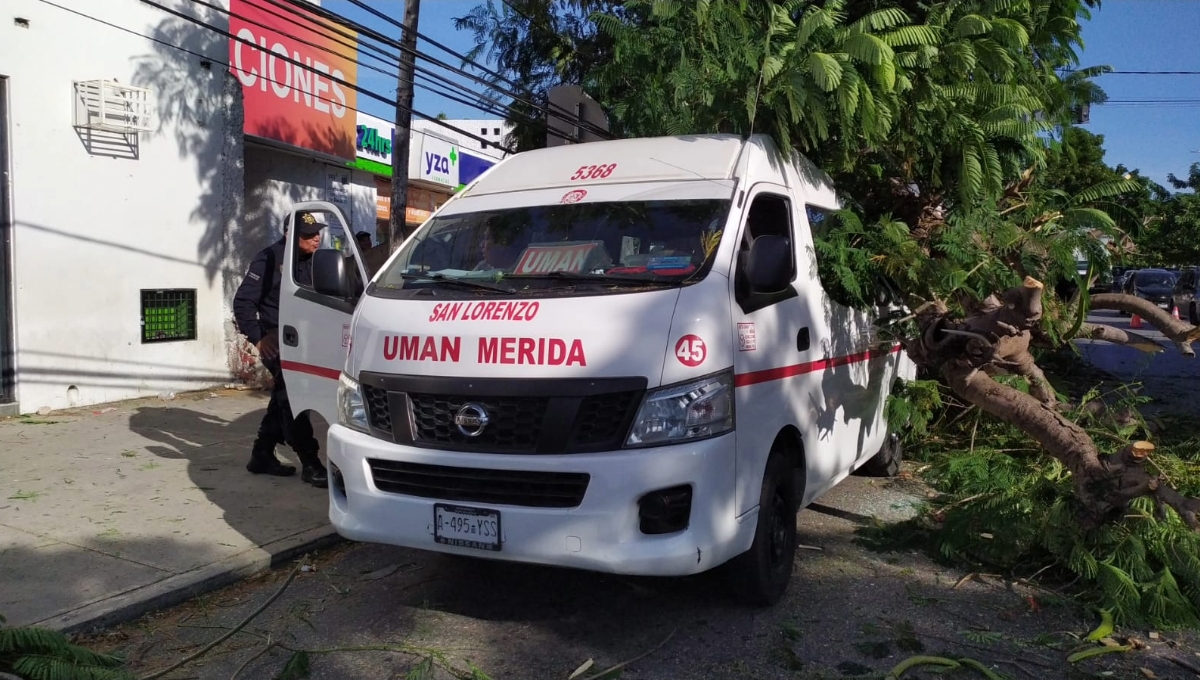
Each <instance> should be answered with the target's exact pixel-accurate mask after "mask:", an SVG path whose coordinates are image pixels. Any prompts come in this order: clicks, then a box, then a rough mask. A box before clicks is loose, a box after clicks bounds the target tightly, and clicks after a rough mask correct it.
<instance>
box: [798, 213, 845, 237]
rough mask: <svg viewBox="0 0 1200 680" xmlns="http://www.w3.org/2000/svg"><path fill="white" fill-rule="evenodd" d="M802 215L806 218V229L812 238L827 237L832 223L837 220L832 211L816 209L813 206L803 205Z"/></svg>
mask: <svg viewBox="0 0 1200 680" xmlns="http://www.w3.org/2000/svg"><path fill="white" fill-rule="evenodd" d="M804 214H805V216H806V217H808V228H809V229H810V230H811V231H812V235H813V238H824V237H825V236H827V235H829V232H830V231H831V230H832V229H833V226H834V221H835V220H836V219H837V218H836V217H834V215H833V211H832V210H829V209H827V208H818V207H817V206H815V205H805V206H804Z"/></svg>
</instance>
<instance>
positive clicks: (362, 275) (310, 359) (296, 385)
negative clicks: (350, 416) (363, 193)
mask: <svg viewBox="0 0 1200 680" xmlns="http://www.w3.org/2000/svg"><path fill="white" fill-rule="evenodd" d="M298 220H305V221H307V220H315V221H317V222H318V223H320V224H321V225H323V226H322V229H321V240H320V245H319V246H317V250H318V251H325V253H326V255H324V256H321V257H322V258H325V259H332V260H336V258H330V257H329V255H328V253H329V252H331V251H332V252H336V253H340V254H341V258H342V259H341V264H342V266H344V267H345V270H344V271H345V274H346V278H347V280H348V282H349V289H348V291H347V292H346V293H345V294H339V295H331V294H322V293H318V292H317V290H316V288H315V287H314V285H313V271H314V269H313V264H314V262H315V261H316V260H317V258H318V253H313V254H309V253H306V252H304V250H305V248H304V247H302V246H301V245H300V243H299V240H298V238H297V233H298V232H297V229H295V227H294V225H296V224H298ZM287 224H288V225H292V226H291V227H290V228H289V229H288V234H287V241H286V244H287V245H286V246H285V249H284V260H285V263H284V271H283V276H282V283H281V284H280V291H279V354H280V360H281V361H280V364H281V366H282V368H283V376H284V382H285V383H286V384H287V392H288V401H289V402H290V403H291V407H292V413H293V414H294V415H296V416H299V415H300V414H302V413H304V412H305V411H316V412H317V413H319V414H321V417H323V418H324V419H325V421H326V422H327V423H329V424H331V425H332V424H334V423H336V422H337V420H338V418H337V386H338V379H339V378H340V376H341V373H342V368H343V367H344V366H345V363H346V356H347V355H348V354H349V352H350V324H351V317H352V316H353V314H354V308H355V306H356V305H357V303H358V300H359V298H360V297H361V295H362V293H363V290H364V287H365V284H366V282H367V281H368V279H367V272H366V268H365V267H364V265H363V259H362V255H361V254H360V253H359V252H358V245H357V243H356V242H355V240H354V237H353V235H352V234H351V232H350V229H349V227H348V225H347V224H346V220H345V218H344V216H343V215H342V212H341V210H340V209H339V208H338V207H337V206H335V205H334V204H332V203H327V202H324V201H312V202H306V203H297V204H296V205H295V206H293V207H292V212H291V214H290V215H289V217H288V222H287Z"/></svg>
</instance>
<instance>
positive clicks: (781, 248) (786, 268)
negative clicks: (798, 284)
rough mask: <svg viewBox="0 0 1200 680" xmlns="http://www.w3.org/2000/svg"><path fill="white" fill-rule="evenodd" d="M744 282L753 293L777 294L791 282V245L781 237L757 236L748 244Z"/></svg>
mask: <svg viewBox="0 0 1200 680" xmlns="http://www.w3.org/2000/svg"><path fill="white" fill-rule="evenodd" d="M746 280H747V282H748V283H749V284H750V290H752V291H754V292H755V293H778V292H780V291H782V290H784V289H786V288H787V287H788V284H790V283H791V282H792V244H791V242H790V241H789V240H788V239H787V238H785V237H783V236H759V237H758V238H756V239H754V242H753V243H751V244H750V255H749V257H748V258H747V260H746Z"/></svg>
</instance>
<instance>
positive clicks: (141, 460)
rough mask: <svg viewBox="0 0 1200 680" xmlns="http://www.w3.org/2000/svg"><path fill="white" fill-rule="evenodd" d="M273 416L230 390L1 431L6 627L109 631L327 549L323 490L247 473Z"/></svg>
mask: <svg viewBox="0 0 1200 680" xmlns="http://www.w3.org/2000/svg"><path fill="white" fill-rule="evenodd" d="M265 407H266V397H265V395H263V394H262V393H259V392H237V391H233V390H229V391H223V392H221V393H220V395H218V394H217V393H196V394H186V395H180V396H179V397H177V398H175V399H173V400H171V401H164V400H161V399H158V398H154V399H145V400H139V401H132V402H122V403H120V404H114V405H110V406H105V407H93V408H89V409H77V410H72V411H64V412H56V413H53V414H51V415H47V416H33V417H23V418H11V419H7V420H0V451H3V467H2V468H0V565H2V566H0V574H3V576H2V577H0V578H2V582H3V587H0V614H2V615H4V616H5V617H7V618H8V621H9V623H10V624H13V625H20V624H31V623H38V624H41V625H45V626H49V627H56V628H64V629H72V628H76V627H78V626H80V625H84V624H88V623H101V622H103V621H105V620H111V619H112V618H113V617H118V618H119V617H121V616H122V615H125V616H127V615H128V614H130V613H134V614H137V613H141V612H142V611H145V609H144V607H145V606H147V605H149V604H152V603H155V602H156V603H158V604H163V603H166V602H172V601H174V602H177V601H179V600H180V599H181V598H184V597H186V596H187V595H188V594H190V593H192V592H194V591H195V590H196V589H198V588H202V587H206V586H207V587H213V586H215V585H219V584H222V583H229V582H230V580H231V579H234V578H237V577H239V576H244V575H247V574H249V573H253V572H255V571H258V570H261V569H263V568H266V567H267V566H269V565H270V564H271V560H272V555H275V556H277V557H278V556H282V557H285V558H286V557H288V556H289V555H290V554H291V551H292V550H294V549H296V548H299V547H304V546H306V545H309V544H311V543H312V542H313V541H318V540H321V539H324V538H327V537H329V536H330V535H331V533H332V531H331V528H330V527H329V523H328V519H327V511H328V506H327V502H328V501H327V496H326V495H325V494H326V492H325V491H324V490H318V489H314V488H313V487H311V486H309V485H306V484H302V483H301V482H300V481H299V476H298V475H297V476H294V477H290V478H272V477H262V476H252V475H250V474H249V473H247V472H246V470H245V468H244V467H243V466H244V465H245V462H246V458H247V456H248V451H249V448H250V442H251V441H252V440H253V438H254V433H255V431H256V429H257V427H258V421H259V419H260V418H261V417H262V413H263V409H265ZM317 434H318V436H319V437H320V438H321V439H322V441H323V440H324V436H325V435H324V429H320V430H319V431H318V433H317ZM280 453H281V454H283V453H284V451H283V449H281V450H280ZM288 453H290V452H288ZM285 457H286V454H285ZM293 462H295V461H294V460H293ZM129 607H132V608H133V609H132V610H129V609H127V608H129ZM139 607H140V609H139Z"/></svg>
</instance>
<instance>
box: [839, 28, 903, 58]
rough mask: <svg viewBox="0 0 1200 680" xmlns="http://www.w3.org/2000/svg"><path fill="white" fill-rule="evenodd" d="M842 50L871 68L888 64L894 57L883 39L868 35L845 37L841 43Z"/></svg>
mask: <svg viewBox="0 0 1200 680" xmlns="http://www.w3.org/2000/svg"><path fill="white" fill-rule="evenodd" d="M842 49H844V50H846V53H847V54H849V55H850V56H851V57H853V58H855V59H857V60H858V61H861V62H864V63H867V64H871V65H872V66H879V65H881V64H883V63H885V62H890V61H891V60H892V58H893V57H894V56H895V53H894V52H893V51H892V48H891V47H889V46H888V44H887V43H886V42H884V41H883V39H881V38H880V37H878V36H874V35H871V34H869V33H859V34H856V35H851V36H847V37H846V40H845V41H843V42H842Z"/></svg>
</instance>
